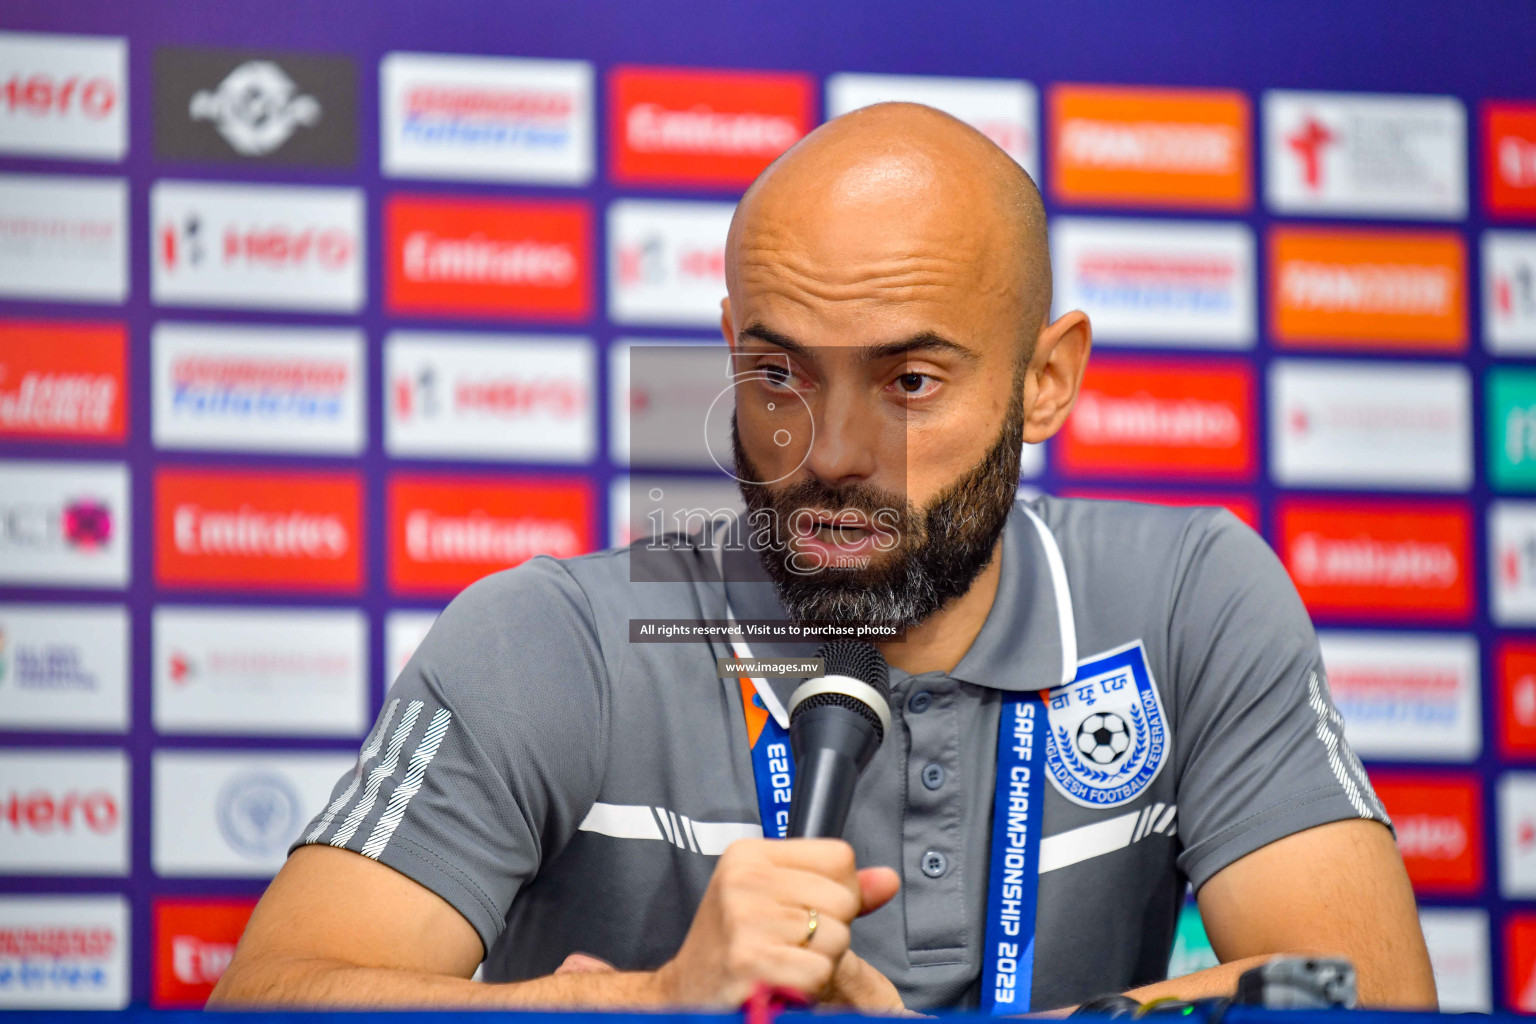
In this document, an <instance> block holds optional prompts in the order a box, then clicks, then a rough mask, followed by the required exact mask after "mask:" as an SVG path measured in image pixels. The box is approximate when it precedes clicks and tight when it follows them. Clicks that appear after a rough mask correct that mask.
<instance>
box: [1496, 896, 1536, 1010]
mask: <svg viewBox="0 0 1536 1024" xmlns="http://www.w3.org/2000/svg"><path fill="white" fill-rule="evenodd" d="M1504 1005H1505V1006H1506V1007H1507V1008H1508V1009H1511V1010H1518V1011H1520V1012H1521V1013H1536V914H1531V913H1524V914H1511V915H1509V917H1508V918H1507V919H1506V920H1505V922H1504Z"/></svg>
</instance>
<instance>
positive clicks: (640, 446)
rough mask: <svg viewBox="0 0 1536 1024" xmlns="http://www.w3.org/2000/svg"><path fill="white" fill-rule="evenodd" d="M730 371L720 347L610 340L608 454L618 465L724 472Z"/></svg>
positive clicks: (730, 398) (730, 399) (727, 357)
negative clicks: (611, 343)
mask: <svg viewBox="0 0 1536 1024" xmlns="http://www.w3.org/2000/svg"><path fill="white" fill-rule="evenodd" d="M637 349H638V350H641V351H640V354H638V355H637V354H636V351H635V350H637ZM637 362H638V364H639V373H635V372H633V371H634V369H635V367H636V363H637ZM730 373H731V363H730V350H729V349H727V348H726V347H725V345H723V344H719V343H710V342H697V341H690V340H687V339H671V338H669V339H665V340H663V339H655V340H649V339H628V338H620V339H618V340H617V341H615V342H614V343H613V346H612V347H611V348H609V350H608V401H609V407H608V433H609V438H608V443H609V457H610V458H611V459H612V460H613V461H614V462H616V463H618V464H620V465H629V464H630V463H631V462H633V464H634V465H637V466H664V467H668V468H693V469H711V468H714V469H720V468H725V469H729V467H730V454H731V435H730V413H731V410H732V409H734V408H735V406H734V397H733V396H732V394H731V392H732V390H733V389H732V387H731V379H730ZM722 395H723V396H724V397H721V396H722ZM717 399H718V401H717ZM717 458H718V461H717Z"/></svg>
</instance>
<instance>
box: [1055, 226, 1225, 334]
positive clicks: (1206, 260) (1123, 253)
mask: <svg viewBox="0 0 1536 1024" xmlns="http://www.w3.org/2000/svg"><path fill="white" fill-rule="evenodd" d="M1051 253H1052V266H1053V271H1054V273H1053V277H1054V280H1055V287H1056V309H1057V311H1058V312H1059V313H1061V312H1066V311H1068V310H1072V309H1081V310H1083V311H1084V312H1086V313H1087V314H1088V316H1089V318H1090V319H1091V320H1092V321H1093V340H1094V341H1095V342H1100V341H1103V342H1113V343H1120V344H1149V343H1150V344H1170V345H1179V346H1188V347H1199V348H1233V349H1236V348H1250V347H1252V345H1253V342H1254V338H1255V336H1256V328H1255V326H1254V325H1255V307H1254V265H1255V264H1254V245H1253V232H1252V231H1251V230H1250V229H1249V228H1248V226H1247V225H1245V224H1237V223H1221V222H1211V221H1174V220H1128V219H1123V218H1098V217H1060V218H1057V219H1055V220H1053V221H1052V226H1051Z"/></svg>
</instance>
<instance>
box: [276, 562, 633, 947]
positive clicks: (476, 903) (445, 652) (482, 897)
mask: <svg viewBox="0 0 1536 1024" xmlns="http://www.w3.org/2000/svg"><path fill="white" fill-rule="evenodd" d="M605 695H606V673H605V671H604V668H603V659H602V657H601V652H600V648H599V643H598V639H597V634H596V630H595V627H594V624H593V620H592V612H591V609H590V606H589V605H588V603H587V601H586V597H585V595H584V593H583V592H582V590H581V588H580V587H579V586H578V585H577V584H576V582H575V581H574V580H573V579H572V578H571V576H570V574H569V573H568V572H567V571H566V570H565V569H564V568H563V567H561V566H560V564H559V563H558V562H556V561H554V560H553V559H549V558H538V559H534V560H531V561H529V562H527V563H524V564H523V565H521V566H519V567H517V568H516V569H511V570H508V571H506V572H502V573H497V574H496V575H494V576H489V577H487V578H485V579H483V580H481V581H480V582H478V583H476V584H474V585H473V586H471V587H470V588H469V589H467V590H465V591H464V592H463V593H462V594H460V595H459V596H458V597H457V598H456V599H455V600H454V601H453V603H452V604H450V605H449V606H448V608H447V609H446V610H444V612H443V613H442V615H441V616H439V617H438V620H437V622H436V623H435V624H434V625H433V627H432V629H431V631H430V632H429V633H428V634H427V636H426V638H425V639H424V640H423V641H422V643H421V646H420V647H419V648H418V649H417V651H416V653H415V655H414V656H413V657H412V658H411V660H410V662H409V664H407V665H406V667H405V669H404V671H402V672H401V674H400V676H399V678H398V679H397V680H396V681H395V683H394V685H393V686H392V687H391V688H390V690H389V693H388V694H387V696H386V697H385V701H384V707H383V709H382V710H381V711H380V713H379V717H378V719H377V720H376V722H375V723H374V727H373V730H372V732H371V733H370V734H369V735H368V737H367V738H366V739H365V740H364V741H363V746H362V750H361V751H360V753H359V755H358V760H357V765H356V767H355V768H354V770H353V771H351V772H349V773H347V774H346V775H345V776H343V777H342V778H341V779H340V780H339V781H338V782H337V783H336V787H335V789H334V790H333V791H332V794H331V799H330V801H329V803H328V804H327V806H326V808H325V809H324V810H323V811H322V812H321V813H320V814H319V815H317V816H316V818H315V819H314V820H313V821H312V822H310V824H309V825H308V826H306V828H305V830H304V832H303V833H302V834H301V835H300V837H299V840H298V841H297V842H296V843H295V844H294V847H295V848H297V847H298V846H302V845H305V844H310V843H328V844H330V845H332V846H338V847H343V848H345V849H348V850H352V851H354V852H356V853H360V854H362V855H363V856H365V857H371V858H373V859H375V860H377V861H379V862H380V863H382V864H387V865H388V866H389V867H391V868H394V869H395V870H396V871H399V872H401V873H402V874H404V875H406V876H407V877H409V878H411V879H413V880H415V881H416V882H419V883H420V884H421V885H423V886H425V887H427V888H428V889H431V890H432V891H433V892H435V893H437V894H438V895H439V896H441V897H442V898H443V899H444V900H446V901H447V902H448V903H450V904H452V905H453V906H454V908H456V909H457V910H458V911H459V912H460V913H461V914H463V915H464V917H465V918H466V919H467V920H468V921H469V922H470V923H471V924H472V925H473V926H474V928H475V930H476V931H477V932H478V933H479V934H480V938H481V941H482V942H483V943H484V944H485V947H486V948H487V949H489V948H490V947H491V945H492V944H493V943H494V941H495V940H496V938H497V937H498V936H499V935H500V934H501V932H502V930H503V928H504V927H505V922H506V916H507V911H508V909H509V908H510V907H511V904H512V899H513V897H515V896H516V895H517V893H518V891H519V890H520V889H521V888H522V886H524V885H525V884H527V883H528V882H529V881H530V880H531V879H532V878H533V877H534V876H535V874H537V872H538V870H539V866H540V864H541V863H543V862H544V860H545V858H547V857H551V856H553V855H554V854H555V853H556V852H558V850H559V849H560V847H562V846H563V845H564V843H565V842H566V841H567V840H568V839H569V838H570V837H571V836H572V835H573V834H574V833H575V831H576V828H577V826H578V825H579V824H580V822H581V819H582V817H583V816H584V815H585V814H586V812H587V811H588V810H589V809H590V807H591V805H592V802H593V801H594V800H595V799H596V797H597V792H598V788H599V786H600V784H601V780H602V774H603V765H604V756H605V751H606V750H607V731H608V723H607V700H606V696H605Z"/></svg>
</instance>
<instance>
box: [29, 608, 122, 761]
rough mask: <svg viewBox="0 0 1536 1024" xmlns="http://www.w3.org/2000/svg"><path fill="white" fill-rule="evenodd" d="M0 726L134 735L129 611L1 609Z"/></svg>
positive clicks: (115, 609)
mask: <svg viewBox="0 0 1536 1024" xmlns="http://www.w3.org/2000/svg"><path fill="white" fill-rule="evenodd" d="M0 728H4V729H15V730H44V731H50V732H126V731H127V730H128V610H127V609H126V608H124V607H122V606H121V605H93V604H0Z"/></svg>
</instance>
